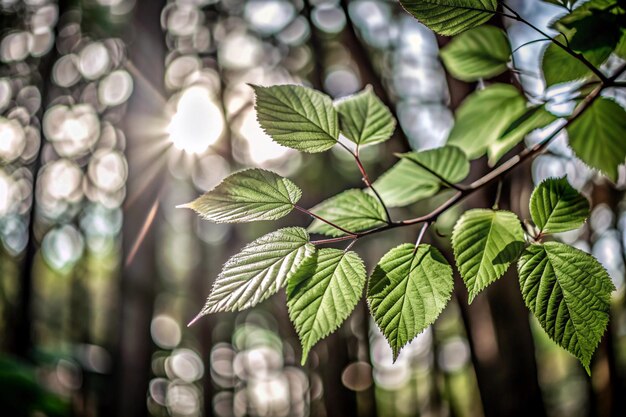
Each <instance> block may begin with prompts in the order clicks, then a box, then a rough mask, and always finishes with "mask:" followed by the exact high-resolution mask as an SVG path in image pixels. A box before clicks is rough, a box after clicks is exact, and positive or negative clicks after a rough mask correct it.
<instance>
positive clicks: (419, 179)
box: [374, 146, 470, 207]
mask: <svg viewBox="0 0 626 417" xmlns="http://www.w3.org/2000/svg"><path fill="white" fill-rule="evenodd" d="M399 157H400V158H401V160H400V161H399V162H398V163H397V164H395V165H394V166H393V167H392V168H391V169H389V170H388V171H387V172H385V173H384V174H383V175H382V176H381V177H380V178H378V180H376V181H375V182H374V188H375V189H376V191H378V192H379V193H380V195H381V197H382V199H383V201H384V202H385V204H386V205H387V206H389V207H400V206H406V205H408V204H412V203H415V202H416V201H419V200H422V199H424V198H427V197H430V196H433V195H435V194H436V193H437V192H438V191H439V189H440V188H441V187H442V185H443V184H442V183H441V181H440V180H439V179H438V178H437V177H435V176H434V175H433V174H431V173H430V172H428V170H426V169H424V168H423V167H422V166H421V165H425V166H426V167H428V168H429V169H431V170H432V171H434V172H436V173H437V174H439V175H441V176H442V177H443V178H445V179H446V180H447V181H449V182H450V183H452V184H455V183H458V182H460V181H462V180H463V179H465V177H467V175H468V174H469V170H470V164H469V161H468V160H467V157H466V156H465V154H464V153H463V151H462V150H461V149H459V148H457V147H456V146H443V147H441V148H436V149H429V150H426V151H420V152H409V153H405V154H400V155H399Z"/></svg>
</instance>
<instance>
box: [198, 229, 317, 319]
mask: <svg viewBox="0 0 626 417" xmlns="http://www.w3.org/2000/svg"><path fill="white" fill-rule="evenodd" d="M314 253H315V247H314V246H313V245H312V244H311V243H309V235H308V234H307V232H306V230H304V229H303V228H301V227H288V228H285V229H279V230H276V231H274V232H272V233H268V234H266V235H264V236H261V237H260V238H258V239H257V240H255V241H254V242H252V243H249V244H248V245H246V247H244V248H243V249H242V251H241V252H239V253H238V254H236V255H234V256H233V257H232V258H230V259H229V260H228V261H227V262H226V264H224V267H223V268H222V272H221V273H220V275H219V276H218V277H217V279H216V280H215V284H214V285H213V290H212V291H211V294H210V295H209V298H208V299H207V302H206V305H205V306H204V308H203V309H202V311H201V312H200V314H198V317H196V319H197V318H199V317H201V316H204V315H206V314H210V313H216V312H218V311H240V310H243V309H246V308H249V307H252V306H254V305H256V304H258V303H260V302H261V301H263V300H265V299H266V298H268V297H269V296H271V295H272V294H275V293H276V292H277V291H278V290H279V289H280V288H282V287H283V286H284V285H285V284H286V282H287V280H288V279H289V278H290V277H291V276H292V275H294V273H295V272H296V270H297V268H298V266H299V265H300V264H301V263H302V262H303V261H304V260H305V259H307V258H309V257H311V256H312V255H313V254H314Z"/></svg>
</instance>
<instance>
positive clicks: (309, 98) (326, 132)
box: [252, 85, 339, 153]
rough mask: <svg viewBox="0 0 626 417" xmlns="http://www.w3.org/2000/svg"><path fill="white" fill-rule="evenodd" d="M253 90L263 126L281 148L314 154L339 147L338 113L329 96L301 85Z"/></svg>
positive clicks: (255, 87)
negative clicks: (285, 147)
mask: <svg viewBox="0 0 626 417" xmlns="http://www.w3.org/2000/svg"><path fill="white" fill-rule="evenodd" d="M252 88H254V92H255V93H256V103H255V109H256V112H257V118H258V120H259V123H260V124H261V127H262V128H263V130H264V131H265V133H267V134H268V135H270V136H271V137H272V139H274V140H275V141H276V142H278V143H279V144H281V145H284V146H287V147H290V148H293V149H297V150H299V151H303V152H311V153H314V152H323V151H326V150H328V149H330V148H332V147H333V146H334V145H335V144H336V143H337V140H338V139H339V122H338V117H337V111H336V110H335V108H334V107H333V102H332V100H331V99H330V97H328V96H327V95H325V94H322V93H320V92H318V91H315V90H312V89H310V88H306V87H302V86H299V85H275V86H272V87H261V86H257V85H253V86H252Z"/></svg>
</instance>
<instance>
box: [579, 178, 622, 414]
mask: <svg viewBox="0 0 626 417" xmlns="http://www.w3.org/2000/svg"><path fill="white" fill-rule="evenodd" d="M591 197H592V198H591V200H592V203H593V206H594V207H597V206H598V205H601V204H606V205H607V206H608V207H610V208H611V209H612V210H614V215H615V216H616V218H618V219H619V215H620V209H619V207H620V201H621V200H622V199H623V197H624V193H623V192H622V191H619V190H617V189H615V187H614V186H613V185H611V184H609V183H608V182H606V181H605V182H604V183H603V184H601V185H595V186H594V187H593V194H592V196H591ZM616 308H617V309H619V308H623V306H621V305H619V306H613V307H612V309H611V312H610V318H609V325H608V327H607V330H606V333H605V334H604V337H603V338H602V341H601V342H600V346H599V347H598V351H597V353H596V354H595V355H594V357H593V361H592V365H591V368H592V378H593V379H594V381H593V382H594V383H593V384H592V380H591V379H589V380H588V383H589V387H588V389H589V393H590V395H591V396H592V398H591V399H590V400H591V401H590V403H591V406H590V408H591V409H590V410H589V411H590V412H589V415H598V416H602V417H618V416H620V417H621V416H625V415H626V398H625V397H624V392H625V390H626V381H624V377H623V375H624V374H623V369H621V366H620V363H619V360H618V357H619V355H618V352H616V349H615V348H616V343H618V342H617V340H616V339H618V337H616V334H618V325H619V322H618V321H617V319H618V317H616V314H615V309H616ZM620 371H622V372H620ZM594 406H595V407H594ZM594 408H595V409H594Z"/></svg>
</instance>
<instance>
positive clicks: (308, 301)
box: [287, 248, 366, 364]
mask: <svg viewBox="0 0 626 417" xmlns="http://www.w3.org/2000/svg"><path fill="white" fill-rule="evenodd" d="M313 264H315V267H314V268H313ZM365 279H366V273H365V266H364V265H363V261H362V260H361V258H359V255H357V254H356V253H354V252H345V251H343V250H339V249H328V248H325V249H320V250H319V251H318V252H317V259H316V260H315V262H314V261H313V260H309V261H307V262H306V263H304V264H303V266H302V268H300V269H299V270H298V271H297V272H296V273H295V274H294V275H293V277H291V278H290V280H289V284H288V287H287V307H288V309H289V318H290V319H291V321H292V322H293V324H294V326H295V328H296V332H297V333H298V337H299V338H300V342H301V343H302V364H304V363H305V362H306V357H307V355H308V353H309V351H310V350H311V348H312V347H313V346H314V345H315V344H316V343H317V342H318V341H320V340H321V339H323V338H324V337H326V336H328V335H329V334H330V333H332V332H333V331H335V330H336V329H337V328H338V327H339V326H340V325H341V324H342V323H343V322H344V320H345V319H347V318H348V316H349V315H350V313H351V312H352V310H354V307H355V306H356V305H357V303H358V302H359V299H360V298H361V294H362V293H363V287H364V286H365Z"/></svg>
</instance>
